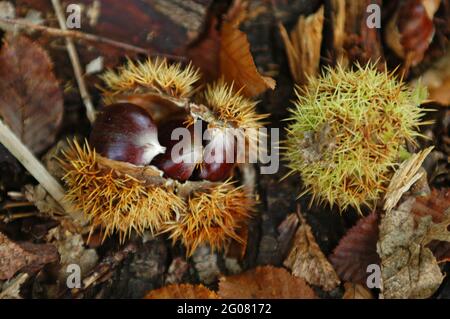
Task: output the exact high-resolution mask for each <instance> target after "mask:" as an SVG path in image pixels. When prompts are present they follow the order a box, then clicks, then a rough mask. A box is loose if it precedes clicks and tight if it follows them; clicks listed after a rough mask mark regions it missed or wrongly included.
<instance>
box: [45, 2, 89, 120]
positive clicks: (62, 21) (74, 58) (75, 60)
mask: <svg viewBox="0 0 450 319" xmlns="http://www.w3.org/2000/svg"><path fill="white" fill-rule="evenodd" d="M52 4H53V8H54V9H55V13H56V17H57V18H58V22H59V26H60V28H61V30H64V31H66V30H67V27H66V17H65V16H64V13H63V11H62V8H61V3H60V2H59V0H52ZM66 47H67V52H68V53H69V58H70V62H72V66H73V71H74V73H75V78H76V79H77V83H78V88H79V89H80V94H81V99H82V100H83V103H84V106H85V107H86V116H87V118H88V119H89V121H90V122H91V123H93V122H94V121H95V109H94V105H93V104H92V100H91V97H90V95H89V92H88V90H87V87H86V83H85V82H84V79H83V72H82V71H81V65H80V59H79V57H78V53H77V50H76V48H75V44H74V43H73V40H72V39H71V38H66Z"/></svg>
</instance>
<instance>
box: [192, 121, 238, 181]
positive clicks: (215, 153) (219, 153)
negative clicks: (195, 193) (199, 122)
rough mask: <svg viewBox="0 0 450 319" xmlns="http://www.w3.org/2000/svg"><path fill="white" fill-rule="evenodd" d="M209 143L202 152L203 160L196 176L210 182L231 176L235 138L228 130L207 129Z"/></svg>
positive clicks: (234, 160)
mask: <svg viewBox="0 0 450 319" xmlns="http://www.w3.org/2000/svg"><path fill="white" fill-rule="evenodd" d="M206 135H207V136H209V139H210V141H209V143H207V144H206V146H205V149H204V152H203V162H202V164H201V166H200V171H199V173H198V177H199V178H200V179H206V180H209V181H211V182H217V181H222V180H225V179H227V178H228V177H230V176H231V173H232V171H233V168H234V166H235V162H236V158H237V156H236V139H235V136H234V135H233V134H231V133H230V131H227V130H226V129H225V130H221V129H209V130H208V131H207V134H206Z"/></svg>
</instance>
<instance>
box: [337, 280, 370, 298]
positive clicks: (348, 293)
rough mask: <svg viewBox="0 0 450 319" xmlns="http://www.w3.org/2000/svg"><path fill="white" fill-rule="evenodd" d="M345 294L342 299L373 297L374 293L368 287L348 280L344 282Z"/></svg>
mask: <svg viewBox="0 0 450 319" xmlns="http://www.w3.org/2000/svg"><path fill="white" fill-rule="evenodd" d="M344 289H345V292H344V296H342V299H373V295H372V293H371V292H370V290H368V289H367V288H366V287H364V286H363V285H360V284H354V283H350V282H346V283H345V284H344Z"/></svg>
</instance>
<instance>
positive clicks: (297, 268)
mask: <svg viewBox="0 0 450 319" xmlns="http://www.w3.org/2000/svg"><path fill="white" fill-rule="evenodd" d="M300 217H301V215H300ZM301 222H302V224H301V225H300V227H299V228H298V229H297V233H296V234H295V239H294V243H293V245H292V249H291V251H290V252H289V255H288V257H287V258H286V259H285V261H284V263H283V264H284V266H286V267H287V268H289V269H291V270H292V274H293V275H295V276H297V277H301V278H304V279H305V280H306V282H308V283H309V284H311V285H315V286H319V287H321V288H323V290H325V291H331V290H333V289H334V288H336V287H337V286H338V285H339V284H340V280H339V278H338V276H337V274H336V272H335V271H334V269H333V266H331V264H330V262H329V261H328V260H327V258H326V257H325V255H324V254H323V252H322V251H321V250H320V247H319V245H318V244H317V242H316V239H315V238H314V235H313V234H312V232H311V227H310V226H309V225H308V224H307V223H306V220H305V219H304V218H303V217H301Z"/></svg>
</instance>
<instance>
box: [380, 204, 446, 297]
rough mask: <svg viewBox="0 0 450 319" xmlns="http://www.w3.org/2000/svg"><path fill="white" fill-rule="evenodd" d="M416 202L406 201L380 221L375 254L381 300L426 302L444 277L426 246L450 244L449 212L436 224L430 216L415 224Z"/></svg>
mask: <svg viewBox="0 0 450 319" xmlns="http://www.w3.org/2000/svg"><path fill="white" fill-rule="evenodd" d="M415 200H416V199H415V198H409V199H407V200H406V201H405V202H403V203H402V204H401V205H400V206H399V207H398V208H397V209H394V210H392V211H391V212H389V213H386V215H385V216H384V217H383V218H382V220H381V223H380V239H379V241H378V243H377V251H378V254H379V255H380V258H381V275H382V283H383V285H382V294H383V297H384V298H387V299H391V298H428V297H430V296H431V295H433V294H434V293H435V291H436V290H437V289H438V288H439V286H440V284H441V283H442V280H443V278H444V276H443V275H442V273H441V270H440V268H439V266H438V264H437V261H436V258H435V257H434V256H433V253H432V252H431V250H430V249H429V248H428V247H427V245H428V244H429V243H430V242H431V241H432V240H441V241H450V232H449V231H448V230H447V227H448V225H449V224H450V211H448V212H447V213H446V215H445V217H444V218H443V221H442V222H441V223H439V224H434V223H433V222H432V218H431V216H426V217H422V218H420V219H418V220H417V219H416V221H415V220H414V215H413V214H412V213H411V210H412V207H413V205H414V202H415Z"/></svg>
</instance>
